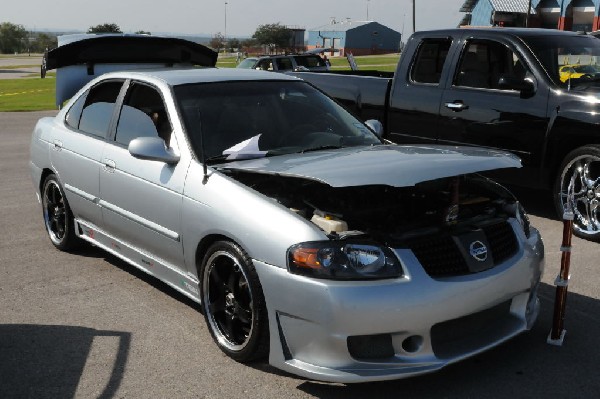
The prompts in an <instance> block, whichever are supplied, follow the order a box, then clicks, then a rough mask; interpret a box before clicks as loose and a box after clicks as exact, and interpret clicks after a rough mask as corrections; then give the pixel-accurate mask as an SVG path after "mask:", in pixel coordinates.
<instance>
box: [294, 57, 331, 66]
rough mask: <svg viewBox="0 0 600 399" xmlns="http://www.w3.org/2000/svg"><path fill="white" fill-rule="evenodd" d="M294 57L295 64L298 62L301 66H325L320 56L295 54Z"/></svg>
mask: <svg viewBox="0 0 600 399" xmlns="http://www.w3.org/2000/svg"><path fill="white" fill-rule="evenodd" d="M294 59H295V60H296V64H298V66H303V67H307V68H314V67H320V66H323V67H324V66H325V61H323V60H322V59H321V57H319V56H316V55H310V56H297V57H294Z"/></svg>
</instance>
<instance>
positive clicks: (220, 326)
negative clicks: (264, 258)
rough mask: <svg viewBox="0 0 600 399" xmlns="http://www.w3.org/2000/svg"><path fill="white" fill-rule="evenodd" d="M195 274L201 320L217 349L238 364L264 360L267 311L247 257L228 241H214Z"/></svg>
mask: <svg viewBox="0 0 600 399" xmlns="http://www.w3.org/2000/svg"><path fill="white" fill-rule="evenodd" d="M199 272H200V273H199V275H200V295H201V298H202V310H203V313H204V319H205V320H206V324H207V326H208V329H209V331H210V334H211V335H212V337H213V339H214V341H215V342H216V344H217V346H218V347H219V349H221V350H222V351H223V352H224V353H225V354H226V355H227V356H229V357H231V358H232V359H234V360H236V361H239V362H242V363H244V362H250V361H253V360H258V359H261V358H264V357H266V356H267V354H268V353H269V320H268V317H267V308H266V305H265V298H264V295H263V292H262V287H261V285H260V282H259V280H258V275H257V273H256V270H255V269H254V264H253V263H252V260H251V259H250V257H249V256H248V254H246V252H245V251H244V250H243V249H242V248H240V247H239V246H238V245H237V244H235V243H233V242H231V241H217V242H215V243H214V244H213V245H211V246H210V248H209V249H208V251H207V252H206V255H205V256H204V258H203V260H202V264H201V265H200V270H199Z"/></svg>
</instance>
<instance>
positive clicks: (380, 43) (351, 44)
mask: <svg viewBox="0 0 600 399" xmlns="http://www.w3.org/2000/svg"><path fill="white" fill-rule="evenodd" d="M307 35H308V39H307V48H308V50H312V49H315V48H332V49H335V50H337V52H335V54H336V55H338V54H339V55H345V53H347V52H351V53H352V54H354V55H371V54H386V53H393V52H398V51H399V48H400V42H401V39H402V35H401V34H400V32H397V31H395V30H393V29H390V28H388V27H387V26H384V25H382V24H380V23H378V22H374V21H351V20H344V21H341V22H336V21H335V20H332V21H331V23H330V24H327V25H322V26H319V27H316V28H313V29H309V30H308V31H307ZM333 54H334V53H333V52H332V55H333Z"/></svg>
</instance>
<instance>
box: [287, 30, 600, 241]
mask: <svg viewBox="0 0 600 399" xmlns="http://www.w3.org/2000/svg"><path fill="white" fill-rule="evenodd" d="M359 72H360V73H359V74H356V75H353V74H347V73H341V74H335V73H312V72H302V73H294V75H296V76H299V77H301V78H302V79H304V80H307V81H309V82H311V83H312V84H313V85H315V86H316V87H318V88H320V89H321V90H323V91H324V92H326V93H327V94H329V95H330V96H332V97H334V98H335V99H337V100H338V101H339V102H340V103H341V104H343V105H344V106H345V107H346V108H347V109H349V110H350V111H352V112H353V113H354V114H356V115H358V116H359V117H361V118H362V119H364V120H369V119H377V120H379V121H381V122H382V123H383V131H382V134H383V137H384V138H386V139H388V140H390V141H393V142H396V143H419V144H429V143H431V144H433V143H436V144H448V145H477V146H484V147H492V148H496V149H502V150H507V151H511V152H513V153H515V154H517V155H518V156H519V157H521V160H522V163H523V168H522V169H519V170H513V171H510V172H509V171H508V170H507V171H506V172H502V173H501V174H497V175H494V176H492V177H494V178H496V179H498V180H500V181H502V182H505V183H508V184H514V185H521V186H526V187H531V188H537V189H547V190H552V192H553V196H554V199H555V202H556V206H557V210H558V212H559V213H560V215H562V213H563V209H564V206H565V205H566V201H567V198H574V205H573V208H574V213H575V223H574V224H575V230H576V234H577V235H579V236H583V237H586V238H589V239H593V240H600V178H599V175H600V168H598V164H599V163H598V162H595V161H597V160H600V126H599V124H600V39H597V38H594V37H592V36H589V35H585V34H578V33H575V32H564V31H555V30H547V29H508V28H482V29H451V30H439V31H429V32H417V33H415V34H414V35H412V36H411V37H410V39H409V40H408V43H407V45H406V46H405V48H404V52H403V54H402V56H401V58H400V61H399V63H398V67H397V70H396V72H395V74H393V75H392V74H390V75H389V76H386V74H385V73H369V72H363V71H359Z"/></svg>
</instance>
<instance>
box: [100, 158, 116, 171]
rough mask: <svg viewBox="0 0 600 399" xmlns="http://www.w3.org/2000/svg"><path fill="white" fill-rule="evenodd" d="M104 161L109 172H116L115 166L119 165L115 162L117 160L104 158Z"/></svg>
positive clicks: (105, 168)
mask: <svg viewBox="0 0 600 399" xmlns="http://www.w3.org/2000/svg"><path fill="white" fill-rule="evenodd" d="M102 163H103V164H104V170H105V171H107V172H108V173H114V172H115V168H116V167H117V164H116V163H115V161H113V160H112V159H108V158H104V159H103V160H102Z"/></svg>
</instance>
